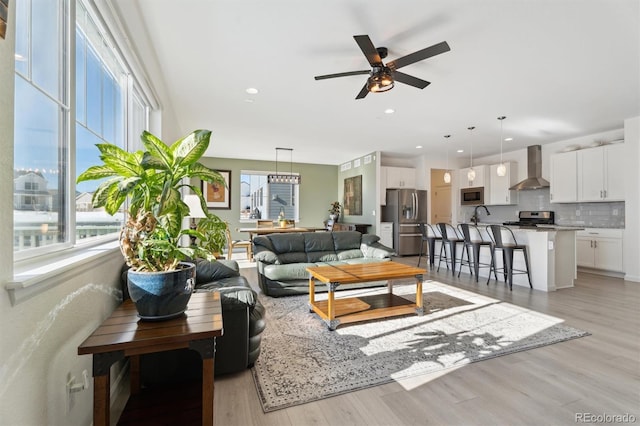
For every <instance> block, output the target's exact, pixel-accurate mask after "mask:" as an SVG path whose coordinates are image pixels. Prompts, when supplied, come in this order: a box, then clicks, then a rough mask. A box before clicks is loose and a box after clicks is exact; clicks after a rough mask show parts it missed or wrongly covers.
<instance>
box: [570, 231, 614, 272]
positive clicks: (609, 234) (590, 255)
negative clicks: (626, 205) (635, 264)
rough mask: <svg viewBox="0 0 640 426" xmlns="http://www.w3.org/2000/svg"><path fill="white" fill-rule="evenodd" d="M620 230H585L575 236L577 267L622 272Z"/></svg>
mask: <svg viewBox="0 0 640 426" xmlns="http://www.w3.org/2000/svg"><path fill="white" fill-rule="evenodd" d="M622 237H623V231H622V230H621V229H600V228H593V229H586V230H584V231H578V232H577V234H576V257H577V259H576V260H577V264H578V266H583V267H587V268H593V269H602V270H605V271H613V272H624V268H623V263H622V257H623V256H622V243H623V238H622Z"/></svg>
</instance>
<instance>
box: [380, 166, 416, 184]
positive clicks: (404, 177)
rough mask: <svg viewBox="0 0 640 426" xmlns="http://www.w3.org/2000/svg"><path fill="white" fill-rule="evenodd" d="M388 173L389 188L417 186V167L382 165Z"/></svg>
mask: <svg viewBox="0 0 640 426" xmlns="http://www.w3.org/2000/svg"><path fill="white" fill-rule="evenodd" d="M382 169H385V171H384V172H383V174H385V173H386V176H387V177H386V183H387V185H386V187H387V188H408V189H413V188H415V187H416V169H412V168H409V167H382Z"/></svg>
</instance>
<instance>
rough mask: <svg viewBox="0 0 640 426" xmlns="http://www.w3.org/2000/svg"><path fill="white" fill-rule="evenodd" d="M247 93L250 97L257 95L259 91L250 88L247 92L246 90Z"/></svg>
mask: <svg viewBox="0 0 640 426" xmlns="http://www.w3.org/2000/svg"><path fill="white" fill-rule="evenodd" d="M245 92H247V93H248V94H250V95H255V94H256V93H258V89H256V88H255V87H249V88H248V89H247V90H245Z"/></svg>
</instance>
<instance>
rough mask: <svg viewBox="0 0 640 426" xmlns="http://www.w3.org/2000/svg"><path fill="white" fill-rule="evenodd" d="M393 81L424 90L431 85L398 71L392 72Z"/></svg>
mask: <svg viewBox="0 0 640 426" xmlns="http://www.w3.org/2000/svg"><path fill="white" fill-rule="evenodd" d="M393 79H394V80H395V81H399V82H400V83H404V84H408V85H409V86H413V87H417V88H418V89H424V88H425V87H427V86H428V85H430V84H431V83H430V82H428V81H425V80H421V79H419V78H417V77H414V76H412V75H409V74H405V73H403V72H400V71H394V73H393Z"/></svg>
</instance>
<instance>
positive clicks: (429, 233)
mask: <svg viewBox="0 0 640 426" xmlns="http://www.w3.org/2000/svg"><path fill="white" fill-rule="evenodd" d="M418 228H419V229H420V234H421V241H420V256H418V267H419V266H420V259H422V251H423V249H424V243H425V242H426V243H427V247H428V250H429V266H431V267H433V265H434V264H435V258H436V254H435V253H436V241H442V237H441V236H440V234H439V233H438V232H436V230H435V229H434V228H433V225H431V224H429V223H419V224H418ZM440 253H442V248H440ZM425 254H426V253H425ZM437 256H438V260H440V254H438V255H437ZM448 267H449V266H448V265H447V268H448Z"/></svg>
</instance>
